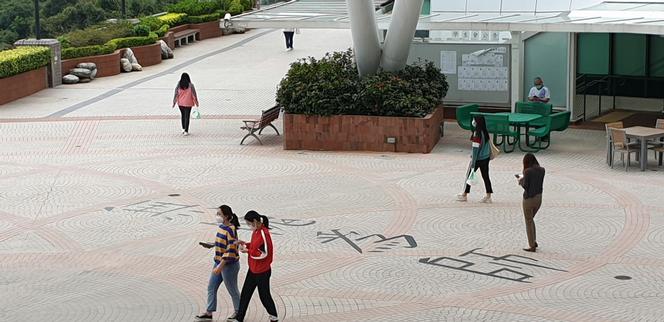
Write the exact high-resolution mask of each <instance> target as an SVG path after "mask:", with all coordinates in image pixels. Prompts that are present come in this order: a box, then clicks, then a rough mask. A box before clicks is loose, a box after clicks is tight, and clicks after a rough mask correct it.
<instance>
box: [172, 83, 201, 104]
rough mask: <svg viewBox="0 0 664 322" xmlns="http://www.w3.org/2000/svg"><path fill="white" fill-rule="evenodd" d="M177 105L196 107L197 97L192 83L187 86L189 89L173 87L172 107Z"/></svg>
mask: <svg viewBox="0 0 664 322" xmlns="http://www.w3.org/2000/svg"><path fill="white" fill-rule="evenodd" d="M176 103H177V104H178V106H182V107H192V106H194V105H196V106H198V95H196V87H194V83H190V84H189V88H187V89H181V88H180V86H176V87H175V96H174V97H173V105H175V104H176Z"/></svg>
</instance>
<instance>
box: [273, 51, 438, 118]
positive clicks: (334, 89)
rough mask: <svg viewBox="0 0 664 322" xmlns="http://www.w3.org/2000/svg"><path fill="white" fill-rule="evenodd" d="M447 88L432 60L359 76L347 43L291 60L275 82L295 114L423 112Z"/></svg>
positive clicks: (282, 101)
mask: <svg viewBox="0 0 664 322" xmlns="http://www.w3.org/2000/svg"><path fill="white" fill-rule="evenodd" d="M447 89H448V84H447V82H446V80H445V75H443V74H441V73H440V69H438V68H437V67H436V66H435V65H434V64H433V63H432V62H423V61H419V62H418V63H417V64H415V65H412V66H407V67H406V68H405V69H404V70H401V71H398V72H385V71H380V72H378V73H377V74H375V75H371V76H366V77H364V78H360V77H359V76H358V73H357V68H356V66H355V63H354V62H353V53H352V51H351V50H350V49H349V50H347V51H345V52H335V53H331V54H330V53H328V54H326V55H325V57H323V58H322V59H316V58H313V57H309V58H307V59H301V60H299V61H297V62H295V63H293V64H291V68H290V70H289V71H288V74H287V75H286V77H285V78H284V79H283V80H282V81H281V83H280V84H279V88H278V90H277V103H278V104H279V105H281V106H283V107H284V109H285V110H286V112H287V113H293V114H308V115H323V116H325V115H344V114H351V115H382V116H410V117H423V116H425V115H427V114H429V113H430V112H432V111H433V109H434V108H435V107H436V106H437V105H438V104H439V103H440V100H441V99H442V98H443V97H445V95H446V94H447Z"/></svg>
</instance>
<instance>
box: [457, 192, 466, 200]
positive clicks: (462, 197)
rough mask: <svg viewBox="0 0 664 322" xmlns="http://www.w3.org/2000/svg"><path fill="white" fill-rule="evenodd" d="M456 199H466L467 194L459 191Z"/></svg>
mask: <svg viewBox="0 0 664 322" xmlns="http://www.w3.org/2000/svg"><path fill="white" fill-rule="evenodd" d="M457 201H468V196H467V195H464V194H463V193H460V194H458V195H457Z"/></svg>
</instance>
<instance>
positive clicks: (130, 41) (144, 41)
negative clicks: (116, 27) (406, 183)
mask: <svg viewBox="0 0 664 322" xmlns="http://www.w3.org/2000/svg"><path fill="white" fill-rule="evenodd" d="M157 40H159V36H157V34H156V33H153V32H152V33H150V35H149V36H147V37H126V38H117V39H112V40H111V41H109V42H108V43H109V44H113V45H115V47H116V48H117V49H122V48H129V47H139V46H145V45H152V44H154V43H155V42H157Z"/></svg>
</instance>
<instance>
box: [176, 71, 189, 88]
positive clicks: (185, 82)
mask: <svg viewBox="0 0 664 322" xmlns="http://www.w3.org/2000/svg"><path fill="white" fill-rule="evenodd" d="M189 84H191V78H189V74H187V73H182V76H180V83H179V84H178V86H179V87H180V88H181V89H187V88H189Z"/></svg>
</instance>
